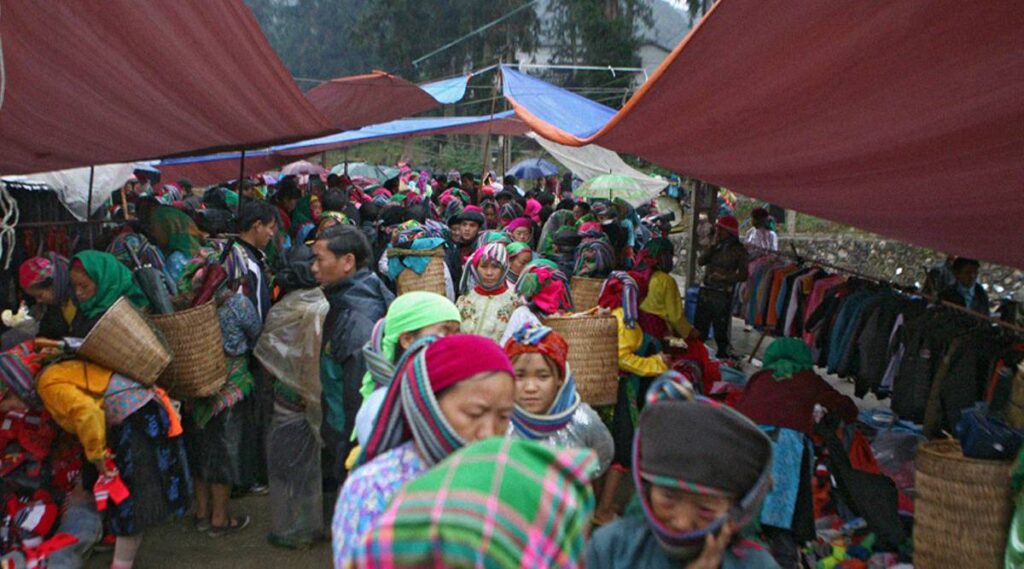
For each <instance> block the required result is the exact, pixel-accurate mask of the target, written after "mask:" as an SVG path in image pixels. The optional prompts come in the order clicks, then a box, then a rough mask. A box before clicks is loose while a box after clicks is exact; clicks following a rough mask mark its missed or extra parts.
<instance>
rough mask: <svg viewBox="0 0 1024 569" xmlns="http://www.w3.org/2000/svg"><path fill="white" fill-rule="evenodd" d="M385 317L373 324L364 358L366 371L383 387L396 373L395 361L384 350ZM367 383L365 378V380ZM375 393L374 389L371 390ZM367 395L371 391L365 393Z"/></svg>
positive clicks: (364, 348)
mask: <svg viewBox="0 0 1024 569" xmlns="http://www.w3.org/2000/svg"><path fill="white" fill-rule="evenodd" d="M384 321H385V319H384V318H381V319H380V320H378V321H377V323H376V324H374V325H373V331H372V332H370V340H369V341H368V342H366V345H365V346H363V360H365V361H366V371H367V372H368V373H369V374H370V377H371V378H373V382H374V383H375V384H376V385H377V386H379V387H383V386H386V385H388V384H389V383H391V376H393V375H394V374H395V363H394V362H393V361H391V358H389V357H388V356H387V354H386V353H385V351H384ZM364 384H365V380H364ZM370 393H373V391H370ZM362 395H363V397H364V398H365V397H367V396H368V395H369V393H363V394H362Z"/></svg>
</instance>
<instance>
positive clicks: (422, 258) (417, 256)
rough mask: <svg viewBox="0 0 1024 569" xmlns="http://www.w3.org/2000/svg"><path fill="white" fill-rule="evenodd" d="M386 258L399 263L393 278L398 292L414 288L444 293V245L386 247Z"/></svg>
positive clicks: (403, 292)
mask: <svg viewBox="0 0 1024 569" xmlns="http://www.w3.org/2000/svg"><path fill="white" fill-rule="evenodd" d="M388 259H389V261H390V260H396V261H397V262H399V263H401V265H402V267H401V272H399V273H398V277H397V278H396V279H395V282H396V284H397V285H398V294H405V293H407V292H412V291H414V290H423V291H427V292H434V293H437V294H440V295H442V296H443V295H444V294H445V284H444V247H435V248H434V249H397V248H395V249H388Z"/></svg>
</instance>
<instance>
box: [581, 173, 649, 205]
mask: <svg viewBox="0 0 1024 569" xmlns="http://www.w3.org/2000/svg"><path fill="white" fill-rule="evenodd" d="M573 194H574V195H575V196H576V197H580V198H591V199H606V200H611V199H614V198H622V199H624V200H626V201H632V200H648V199H651V197H652V196H651V190H650V188H645V187H644V186H643V184H641V183H640V181H639V180H637V179H636V178H632V177H630V176H623V175H621V174H602V175H600V176H595V177H593V178H591V179H589V180H587V181H586V182H583V185H581V186H580V187H578V188H576V191H574V192H573Z"/></svg>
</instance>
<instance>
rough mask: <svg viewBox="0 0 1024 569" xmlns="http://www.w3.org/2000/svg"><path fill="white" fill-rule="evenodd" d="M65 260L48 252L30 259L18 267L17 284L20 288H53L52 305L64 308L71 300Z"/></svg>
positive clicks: (69, 278) (69, 279)
mask: <svg viewBox="0 0 1024 569" xmlns="http://www.w3.org/2000/svg"><path fill="white" fill-rule="evenodd" d="M68 268H69V264H68V260H67V258H65V257H63V256H61V255H58V254H57V253H54V252H50V253H47V254H45V255H43V256H40V257H32V258H31V259H29V260H27V261H25V262H24V263H22V264H21V266H20V267H18V284H20V285H21V288H23V289H26V288H29V287H42V286H52V287H53V304H54V305H56V306H64V303H65V302H67V300H68V299H69V298H71V277H70V276H69V275H68Z"/></svg>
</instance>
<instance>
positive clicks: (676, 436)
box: [587, 376, 778, 569]
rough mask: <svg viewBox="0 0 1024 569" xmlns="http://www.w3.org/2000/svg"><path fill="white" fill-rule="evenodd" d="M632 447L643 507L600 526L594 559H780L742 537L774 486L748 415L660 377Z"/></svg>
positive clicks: (611, 567)
mask: <svg viewBox="0 0 1024 569" xmlns="http://www.w3.org/2000/svg"><path fill="white" fill-rule="evenodd" d="M633 457H634V459H633V466H632V474H633V482H634V485H635V486H636V493H637V497H638V498H639V501H640V505H641V507H642V512H643V513H642V515H638V514H634V515H630V516H627V517H625V518H623V519H620V520H618V521H616V522H614V523H612V524H610V525H607V526H605V527H602V528H600V529H598V530H597V531H596V532H595V533H594V536H593V538H592V539H591V541H590V544H589V547H588V548H587V567H588V568H590V569H595V568H596V569H617V568H620V567H621V568H623V569H625V568H627V567H629V568H632V567H645V568H654V569H660V568H665V569H668V568H671V567H685V568H689V569H710V568H718V567H721V568H723V569H740V568H750V569H777V568H778V564H777V563H776V562H775V560H774V559H772V556H771V555H770V554H769V553H768V552H767V551H765V550H764V549H763V548H762V547H761V546H759V545H758V544H755V543H753V542H750V541H746V540H743V539H742V538H740V537H739V533H740V532H741V531H742V530H743V529H744V527H745V526H746V525H747V524H749V523H750V522H751V521H752V520H753V518H754V516H755V515H756V514H757V512H758V510H759V508H760V506H761V502H762V500H763V499H764V496H765V495H766V494H767V492H768V490H769V488H770V487H771V462H772V447H771V442H770V441H769V440H768V437H767V436H765V435H764V434H763V433H762V432H761V431H760V430H759V429H758V428H757V426H756V425H754V424H753V423H751V422H750V420H748V419H746V418H745V417H743V416H742V415H740V414H739V413H736V412H735V411H733V410H732V409H729V408H727V407H722V406H720V405H719V404H717V403H715V402H713V401H711V400H708V399H705V398H703V397H699V396H695V395H693V392H692V389H690V387H689V385H688V384H687V383H685V380H681V377H679V376H676V377H674V378H664V379H661V380H659V381H658V382H657V383H655V384H654V385H653V386H652V388H651V391H650V392H649V393H648V404H647V405H646V406H645V408H644V411H643V413H642V414H641V415H640V423H639V427H638V429H637V437H636V445H635V447H634V448H633Z"/></svg>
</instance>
